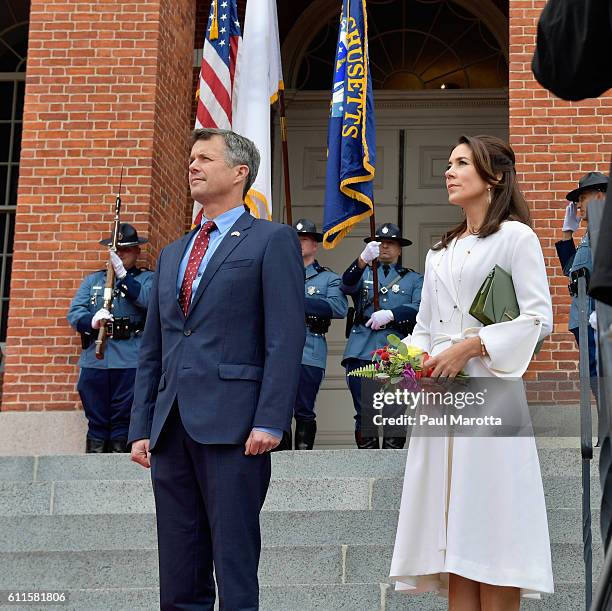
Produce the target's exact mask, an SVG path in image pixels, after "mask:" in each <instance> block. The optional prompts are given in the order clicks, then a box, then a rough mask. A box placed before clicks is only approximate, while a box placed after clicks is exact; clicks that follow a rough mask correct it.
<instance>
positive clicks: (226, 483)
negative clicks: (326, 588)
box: [151, 403, 271, 611]
mask: <svg viewBox="0 0 612 611" xmlns="http://www.w3.org/2000/svg"><path fill="white" fill-rule="evenodd" d="M228 426H231V423H228ZM270 472H271V465H270V454H269V453H265V454H259V455H257V456H245V454H244V445H204V444H200V443H197V442H195V441H194V440H193V439H191V437H190V436H189V434H188V433H187V431H186V430H185V428H184V426H183V423H182V421H181V417H180V414H179V409H178V406H177V404H176V403H175V404H174V406H173V408H172V410H171V412H170V414H169V416H168V420H167V421H166V423H165V424H164V428H163V429H162V432H161V435H160V438H159V441H158V443H157V444H156V446H155V448H154V450H153V453H152V454H151V478H152V480H153V493H154V496H155V507H156V512H157V538H158V543H159V577H160V606H161V609H162V611H175V610H179V609H181V610H187V609H189V610H194V611H195V610H196V609H197V610H198V611H204V610H206V611H208V610H210V611H212V610H213V608H214V604H215V583H214V580H213V566H214V570H215V576H216V579H217V588H218V591H219V605H220V609H222V610H225V611H257V609H259V583H258V579H257V569H258V566H259V555H260V551H261V538H260V530H259V512H260V511H261V507H262V505H263V503H264V500H265V498H266V492H267V490H268V485H269V483H270Z"/></svg>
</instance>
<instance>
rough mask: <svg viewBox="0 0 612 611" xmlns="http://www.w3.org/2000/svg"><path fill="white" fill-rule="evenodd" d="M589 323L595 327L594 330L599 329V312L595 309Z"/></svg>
mask: <svg viewBox="0 0 612 611" xmlns="http://www.w3.org/2000/svg"><path fill="white" fill-rule="evenodd" d="M589 324H590V325H591V327H593V330H594V331H597V312H596V311H595V310H593V311H592V312H591V315H590V316H589Z"/></svg>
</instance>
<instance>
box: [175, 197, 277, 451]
mask: <svg viewBox="0 0 612 611" xmlns="http://www.w3.org/2000/svg"><path fill="white" fill-rule="evenodd" d="M243 214H244V206H242V205H241V206H236V207H235V208H231V209H230V210H228V211H227V212H224V213H223V214H220V215H219V216H218V217H217V218H215V219H210V220H212V221H213V222H214V223H215V225H216V228H215V229H213V230H212V231H211V232H210V240H209V242H208V249H207V250H206V253H205V254H204V257H203V258H202V262H201V263H200V267H199V268H198V273H197V274H196V276H195V278H194V279H193V282H192V284H191V299H193V297H194V296H195V294H196V291H197V290H198V286H199V285H200V280H201V279H202V276H203V275H204V270H205V269H206V266H207V265H208V262H209V261H210V259H211V257H212V256H213V255H214V254H215V250H217V248H218V247H219V244H221V240H223V238H224V237H225V235H226V234H227V232H228V231H229V230H230V229H231V227H232V226H233V225H234V223H235V222H236V221H237V220H238V219H239V218H240V217H241V216H242V215H243ZM208 220H209V219H207V218H206V217H205V216H202V222H201V223H200V231H201V230H202V227H203V226H204V223H207V222H208ZM198 234H199V231H198V232H197V233H194V235H193V237H192V238H191V240H190V242H189V244H188V245H187V248H186V249H185V254H183V258H182V259H181V264H180V265H179V271H178V276H177V278H176V298H177V299H178V294H179V291H180V289H181V284H183V277H184V276H185V270H186V269H187V263H188V262H189V255H190V254H191V249H192V248H193V243H194V242H195V239H196V237H197V236H198ZM254 430H256V431H263V432H264V433H269V434H270V435H274V437H277V438H279V439H280V438H281V437H282V436H283V431H281V430H280V429H269V428H264V427H261V426H257V427H255V429H254Z"/></svg>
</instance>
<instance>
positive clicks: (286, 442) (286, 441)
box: [272, 431, 291, 452]
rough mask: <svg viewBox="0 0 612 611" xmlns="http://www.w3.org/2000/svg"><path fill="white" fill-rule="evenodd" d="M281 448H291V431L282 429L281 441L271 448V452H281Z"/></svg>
mask: <svg viewBox="0 0 612 611" xmlns="http://www.w3.org/2000/svg"><path fill="white" fill-rule="evenodd" d="M283 450H291V431H289V432H287V431H283V438H282V439H281V442H280V443H279V444H278V445H277V446H276V447H275V448H274V449H273V450H272V452H282V451H283Z"/></svg>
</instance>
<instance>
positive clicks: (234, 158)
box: [191, 127, 260, 197]
mask: <svg viewBox="0 0 612 611" xmlns="http://www.w3.org/2000/svg"><path fill="white" fill-rule="evenodd" d="M213 136H220V137H221V138H223V142H225V162H226V163H227V165H228V166H229V167H230V168H233V167H234V166H237V165H245V166H247V167H248V168H249V175H248V176H247V178H246V181H245V182H244V192H243V194H242V197H244V196H245V195H246V194H247V193H248V192H249V189H250V188H251V185H252V184H253V183H254V182H255V178H257V170H259V160H260V155H259V151H258V150H257V147H256V146H255V143H254V142H253V141H252V140H249V139H248V138H245V137H244V136H241V135H240V134H237V133H236V132H233V131H231V130H229V129H216V128H212V127H206V128H201V129H194V130H193V132H192V133H191V146H193V145H194V144H195V143H196V142H197V141H198V140H210V139H211V138H212V137H213Z"/></svg>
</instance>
